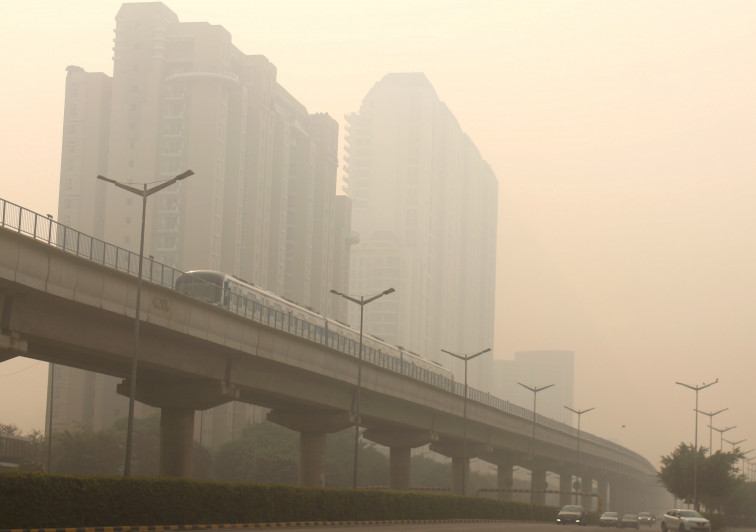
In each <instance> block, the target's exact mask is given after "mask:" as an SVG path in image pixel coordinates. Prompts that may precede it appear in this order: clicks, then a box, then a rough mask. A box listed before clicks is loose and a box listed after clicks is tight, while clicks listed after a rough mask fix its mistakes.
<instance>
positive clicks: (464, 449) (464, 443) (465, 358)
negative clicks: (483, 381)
mask: <svg viewBox="0 0 756 532" xmlns="http://www.w3.org/2000/svg"><path fill="white" fill-rule="evenodd" d="M490 350H491V348H490V347H487V348H486V349H484V350H483V351H478V352H477V353H475V354H474V355H458V354H457V353H452V352H451V351H447V350H446V349H442V350H441V351H443V352H444V353H446V354H447V355H451V356H453V357H455V358H458V359H460V360H462V361H464V363H465V400H464V403H463V405H464V406H463V417H462V495H467V492H466V491H465V489H466V485H465V484H466V482H465V477H466V476H467V361H468V360H472V359H473V358H475V357H478V356H480V355H482V354H483V353H488V352H489V351H490Z"/></svg>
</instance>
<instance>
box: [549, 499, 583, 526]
mask: <svg viewBox="0 0 756 532" xmlns="http://www.w3.org/2000/svg"><path fill="white" fill-rule="evenodd" d="M585 517H586V513H585V508H583V507H582V506H580V505H579V504H568V505H566V506H562V509H561V510H559V513H558V514H557V518H556V522H557V524H558V525H566V524H568V523H574V524H576V525H585Z"/></svg>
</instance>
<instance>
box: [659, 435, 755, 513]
mask: <svg viewBox="0 0 756 532" xmlns="http://www.w3.org/2000/svg"><path fill="white" fill-rule="evenodd" d="M740 458H741V454H740V453H739V452H738V451H735V452H725V453H723V452H721V451H717V452H716V453H714V454H710V455H707V454H706V449H705V448H704V447H699V448H698V450H697V454H696V450H695V449H694V446H693V445H689V444H686V443H680V445H679V446H678V447H677V448H676V449H675V450H674V451H672V453H671V454H669V455H667V456H662V458H661V461H662V467H661V471H660V472H659V478H660V480H661V481H662V483H663V484H664V486H665V487H666V488H667V490H668V491H669V492H670V493H671V494H672V495H674V496H675V497H677V498H678V499H682V500H683V501H685V502H686V503H689V504H692V503H694V502H695V501H694V495H695V494H694V484H695V486H696V490H695V491H696V492H697V495H698V501H699V502H701V503H703V504H704V506H705V507H706V508H708V509H709V510H721V508H722V506H723V504H724V503H725V501H726V500H727V499H728V497H729V496H730V495H731V494H732V493H734V492H735V490H736V488H737V487H738V486H739V485H740V484H742V483H743V482H744V481H743V479H742V478H741V477H740V476H739V475H738V472H737V467H736V465H737V461H738V459H740ZM696 463H697V464H696ZM694 464H696V465H697V467H695V470H696V471H697V474H696V475H695V483H694Z"/></svg>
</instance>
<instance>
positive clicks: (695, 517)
mask: <svg viewBox="0 0 756 532" xmlns="http://www.w3.org/2000/svg"><path fill="white" fill-rule="evenodd" d="M661 529H662V532H678V531H679V532H711V523H709V520H708V519H706V518H705V517H704V516H702V515H701V514H699V513H698V512H697V511H695V510H684V509H674V510H667V511H666V512H665V513H664V515H663V516H662V522H661Z"/></svg>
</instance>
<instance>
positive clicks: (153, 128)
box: [53, 2, 352, 441]
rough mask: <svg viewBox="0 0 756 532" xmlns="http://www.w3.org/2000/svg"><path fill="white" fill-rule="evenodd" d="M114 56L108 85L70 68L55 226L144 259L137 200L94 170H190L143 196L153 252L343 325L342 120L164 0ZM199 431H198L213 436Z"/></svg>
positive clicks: (135, 23) (119, 30)
mask: <svg viewBox="0 0 756 532" xmlns="http://www.w3.org/2000/svg"><path fill="white" fill-rule="evenodd" d="M113 51H114V55H113V60H114V63H113V76H112V77H110V76H107V75H105V74H102V73H89V72H85V71H84V70H83V69H82V68H80V67H69V69H68V76H67V80H66V101H65V105H66V107H65V114H64V133H63V155H62V161H61V188H60V201H59V221H60V222H61V223H62V224H65V225H69V226H71V227H73V228H75V229H78V230H81V231H83V232H86V233H90V234H93V235H94V236H97V237H99V238H102V239H104V240H106V241H108V242H111V243H113V244H116V245H118V246H121V247H123V248H127V249H131V250H138V248H139V238H140V237H139V235H140V228H141V200H140V198H139V197H137V196H135V195H133V194H129V193H128V192H126V191H123V190H120V189H118V188H116V187H113V186H111V185H109V184H107V183H105V182H102V181H99V180H97V179H96V176H97V174H102V175H105V176H108V177H110V178H112V179H115V180H117V181H120V182H125V183H136V184H139V185H141V184H142V183H150V184H153V183H156V182H159V181H163V180H167V179H170V178H172V177H173V176H175V175H177V174H179V173H181V172H183V171H184V170H186V169H191V170H193V171H194V175H193V176H192V177H190V178H189V179H186V180H184V181H181V182H179V183H177V184H175V185H173V186H171V187H168V188H166V189H165V190H163V191H161V192H159V193H157V194H155V195H154V196H151V197H150V199H149V200H148V202H147V208H148V211H147V226H146V234H145V255H149V256H153V257H154V259H155V260H156V261H158V262H161V263H164V264H167V265H169V266H173V267H175V268H178V269H180V270H193V269H213V270H220V271H223V272H226V273H229V274H232V275H235V276H237V277H240V278H242V279H244V280H247V281H249V282H251V283H254V284H255V285H257V286H260V287H263V288H265V289H268V290H270V291H272V292H275V293H278V294H281V295H283V296H285V297H287V298H288V299H290V300H293V301H295V302H297V303H299V304H302V305H305V306H308V307H311V308H313V309H315V310H317V311H318V312H321V313H323V314H325V315H329V316H332V317H335V318H338V319H341V320H345V319H346V315H345V314H344V313H345V310H344V309H342V308H340V306H339V305H337V304H336V302H335V301H334V298H333V297H332V296H331V294H329V290H330V289H332V288H337V289H342V290H346V289H347V287H348V270H345V269H344V268H343V266H342V265H343V264H344V263H345V262H346V261H347V260H348V256H349V248H350V243H351V238H352V237H351V229H350V219H349V212H348V208H347V209H346V210H345V208H344V206H345V205H346V204H344V203H343V202H339V201H337V199H336V170H337V164H338V135H339V133H338V124H337V123H336V121H335V120H333V119H332V118H331V117H329V116H328V115H327V114H310V113H308V111H307V109H306V108H305V107H304V106H303V105H302V104H301V103H300V102H298V101H297V100H296V98H295V97H294V96H292V95H291V94H290V93H289V92H287V91H286V90H285V89H284V88H283V87H282V86H281V85H280V84H279V83H278V82H277V79H276V74H277V72H276V67H275V66H274V65H273V64H271V63H270V61H268V60H267V59H266V58H265V57H263V56H261V55H247V54H245V53H243V52H241V51H240V50H239V49H238V48H236V47H235V46H234V45H233V44H232V42H231V35H230V34H229V33H228V31H226V30H225V29H224V28H223V27H221V26H218V25H212V24H208V23H206V22H191V23H189V22H180V21H179V19H178V17H177V15H176V14H175V13H174V12H173V11H171V10H170V9H169V8H168V7H166V6H165V5H164V4H162V3H160V2H147V3H133V4H124V5H123V6H122V7H121V9H120V10H119V12H118V14H117V16H116V30H115V44H114V48H113ZM347 207H348V206H347ZM58 371H73V370H68V369H66V368H57V369H56V378H59V377H57V375H58ZM100 378H101V379H104V378H105V377H102V376H98V379H100ZM66 380H70V379H63V382H65V381H66ZM77 382H78V381H77ZM82 382H86V381H82ZM106 388H107V389H108V390H109V389H110V388H111V387H106ZM97 389H98V388H97V387H95V386H91V387H90V389H89V391H88V392H85V393H84V395H88V396H90V397H91V396H92V394H95V393H96V390H97ZM56 393H58V392H56ZM60 393H64V392H63V391H61V392H60ZM91 402H92V403H93V404H94V405H95V408H96V407H97V405H98V404H104V399H94V400H92V401H91ZM75 410H76V409H73V410H71V411H72V412H73V411H75ZM227 410H228V409H227ZM231 410H233V412H231V411H227V412H225V413H224V414H223V418H224V419H225V420H226V421H224V423H225V424H226V425H228V426H229V428H228V429H225V428H224V429H223V430H222V431H221V432H223V433H225V434H232V433H233V432H235V431H236V430H237V429H238V425H239V424H243V423H244V421H245V416H246V415H245V414H239V413H238V412H239V411H244V410H245V409H244V408H240V407H239V406H238V405H237V406H236V407H233V408H232V409H231ZM113 411H114V412H113V413H115V412H116V411H117V413H118V414H119V415H122V410H120V409H117V408H116V409H113ZM55 412H56V410H55V409H54V408H53V416H55ZM74 417H75V416H73V414H72V418H71V420H69V421H71V423H80V424H84V425H87V423H88V422H87V421H86V419H99V418H98V416H97V415H96V414H95V415H93V414H91V413H90V414H89V415H88V417H87V418H86V419H85V418H84V417H82V419H81V420H75V419H73V418H74ZM105 417H106V418H112V415H111V416H105ZM237 419H239V420H240V421H235V420H237ZM204 421H205V423H203V433H204V432H206V431H211V432H218V431H217V430H216V429H214V428H208V427H210V424H209V423H208V420H207V419H204ZM71 423H68V425H70V424H71ZM56 426H67V423H66V422H63V421H62V420H61V421H60V422H59V423H57V424H56ZM234 427H237V428H234ZM93 428H100V427H94V426H93ZM211 432H207V434H211ZM213 441H217V438H215V437H214V438H213Z"/></svg>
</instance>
